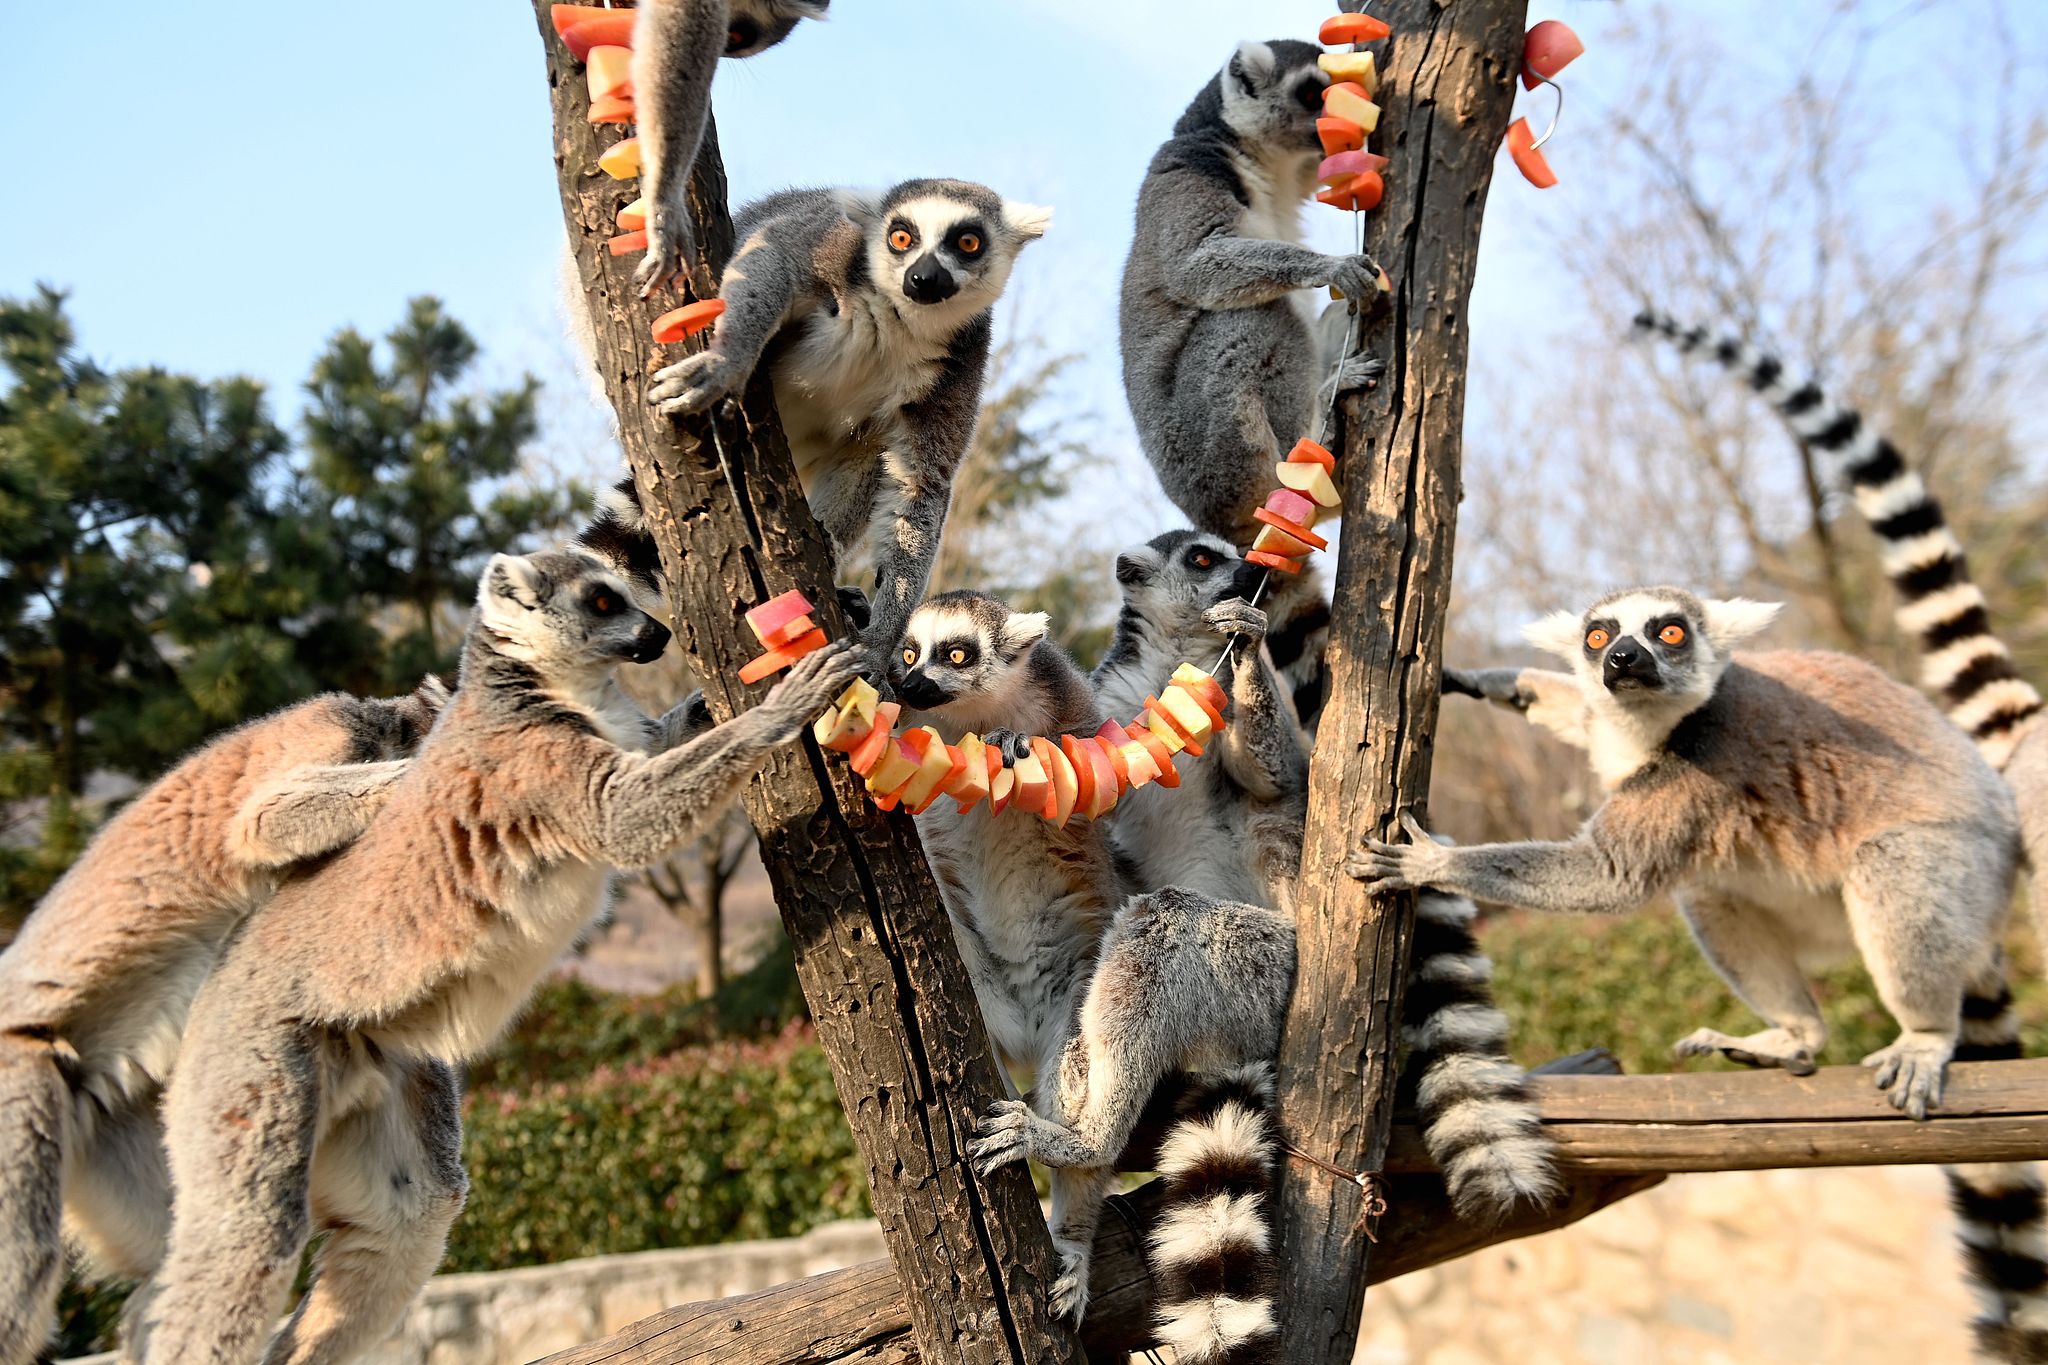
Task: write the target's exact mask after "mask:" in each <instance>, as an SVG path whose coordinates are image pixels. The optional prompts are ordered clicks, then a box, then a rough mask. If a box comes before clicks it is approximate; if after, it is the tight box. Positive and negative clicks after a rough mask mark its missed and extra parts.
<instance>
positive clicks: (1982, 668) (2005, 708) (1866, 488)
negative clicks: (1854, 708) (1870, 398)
mask: <svg viewBox="0 0 2048 1365" xmlns="http://www.w3.org/2000/svg"><path fill="white" fill-rule="evenodd" d="M1635 321H1636V326H1637V327H1638V328H1641V329H1642V330H1644V331H1649V332H1656V333H1658V334H1659V335H1661V336H1664V337H1666V338H1668V339H1670V340H1671V341H1672V342H1673V343H1674V344H1676V345H1677V347H1678V349H1679V350H1680V351H1681V352H1683V353H1685V354H1687V355H1691V354H1693V353H1694V352H1699V351H1704V352H1706V353H1707V354H1709V355H1711V356H1712V357H1713V358H1714V359H1716V360H1718V361H1720V362H1721V364H1722V365H1724V366H1725V367H1727V368H1728V369H1729V370H1730V371H1732V372H1733V373H1734V374H1736V375H1738V376H1740V377H1741V378H1742V379H1744V380H1745V381H1747V382H1748V384H1749V386H1750V387H1751V388H1753V389H1755V390H1756V391H1757V392H1758V393H1759V394H1761V395H1762V396H1763V398H1764V400H1765V401H1766V402H1768V403H1769V404H1770V405H1771V406H1772V407H1774V408H1776V409H1777V410H1778V413H1779V415H1780V416H1782V417H1783V418H1784V419H1785V422H1786V425H1788V426H1789V427H1791V429H1792V434H1793V435H1794V436H1796V437H1798V439H1799V440H1800V441H1801V442H1803V443H1804V444H1805V445H1807V446H1808V447H1810V448H1812V449H1814V450H1817V451H1819V452H1820V453H1821V454H1823V455H1825V456H1828V457H1830V458H1832V459H1834V460H1836V461H1838V462H1839V463H1840V464H1841V465H1842V467H1843V471H1844V473H1845V474H1846V475H1847V477H1848V480H1849V485H1850V489H1851V491H1852V492H1853V493H1854V495H1855V498H1856V508H1857V510H1858V511H1860V512H1862V513H1863V515H1864V517H1865V518H1866V519H1867V520H1868V521H1869V522H1870V527H1871V529H1872V530H1873V531H1875V532H1876V533H1877V536H1878V538H1879V539H1880V540H1882V541H1883V542H1884V571H1885V575H1886V577H1888V578H1890V579H1891V581H1892V586H1893V587H1894V588H1896V589H1897V590H1898V593H1899V605H1898V607H1897V608H1896V610H1895V611H1894V613H1893V615H1894V618H1895V619H1896V620H1897V621H1898V623H1899V628H1900V629H1901V630H1904V631H1905V632H1906V633H1907V634H1909V635H1911V636H1913V637H1914V638H1915V639H1916V640H1918V641H1919V644H1920V652H1921V660H1920V682H1921V685H1922V686H1923V687H1925V688H1927V690H1928V691H1930V692H1934V693H1936V694H1938V695H1939V696H1940V697H1941V699H1942V702H1943V704H1944V705H1945V706H1946V707H1947V708H1948V713H1949V716H1950V718H1951V719H1953V720H1954V721H1955V723H1956V724H1957V725H1959V726H1961V727H1962V728H1963V729H1964V730H1966V731H1968V732H1969V734H1970V736H1971V737H1972V738H1974V739H1975V740H1976V741H1977V747H1978V748H1979V749H1981V750H1982V751H1983V753H1984V756H1985V757H1986V758H1988V759H1990V760H1991V762H1992V764H1993V766H1995V767H1997V768H2000V769H2003V768H2004V767H2005V764H2006V761H2007V760H2008V759H2009V758H2011V757H2012V751H2013V749H2014V747H2015V746H2016V745H2017V744H2018V743H2019V741H2020V740H2021V739H2022V738H2024V737H2025V736H2026V733H2027V732H2028V730H2030V729H2031V728H2033V726H2034V725H2036V724H2038V723H2039V722H2038V721H2037V719H2036V718H2037V717H2039V716H2040V715H2041V714H2042V709H2043V704H2042V700H2041V694H2040V693H2039V692H2037V691H2035V690H2034V688H2033V686H2032V685H2031V684H2030V683H2028V682H2027V681H2025V680H2024V679H2022V678H2021V677H2020V676H2019V674H2018V673H2017V672H2016V671H2015V670H2014V668H2013V662H2012V654H2011V652H2010V651H2009V650H2007V648H2006V646H2005V642H2004V641H2002V640H2000V639H1999V638H1998V636H1997V635H1995V634H1994V633H1993V632H1992V629H1991V621H1990V618H1989V616H1988V615H1987V614H1986V612H1985V609H1984V594H1983V592H1982V591H1981V590H1980V589H1979V588H1978V587H1977V585H1976V584H1975V583H1972V582H1971V581H1970V571H1969V568H1968V566H1967V565H1966V564H1965V563H1964V559H1963V547H1962V545H1961V544H1960V543H1959V542H1958V541H1957V540H1956V537H1955V534H1954V532H1952V531H1951V530H1950V529H1949V526H1948V522H1947V520H1946V518H1944V517H1943V516H1942V512H1941V505H1940V504H1939V503H1937V502H1936V501H1935V500H1934V498H1933V497H1932V496H1930V495H1929V493H1928V492H1927V486H1926V485H1925V484H1923V483H1922V482H1921V481H1920V476H1919V475H1918V474H1916V473H1914V472H1913V471H1912V470H1911V469H1909V468H1907V467H1906V462H1905V461H1904V460H1903V459H1902V458H1900V456H1899V452H1898V450H1897V449H1896V448H1894V447H1893V445H1892V443H1891V442H1890V441H1889V440H1887V439H1886V438H1885V437H1883V436H1882V435H1879V434H1878V433H1877V432H1875V431H1872V430H1871V429H1870V428H1869V427H1867V426H1865V425H1864V423H1863V419H1862V418H1861V417H1860V416H1858V415H1857V414H1856V413H1855V412H1852V411H1850V410H1849V409H1848V408H1843V407H1837V406H1836V405H1835V404H1834V403H1833V402H1831V401H1829V399H1828V397H1827V396H1826V395H1825V394H1823V393H1822V392H1821V391H1820V388H1819V387H1818V386H1817V385H1815V384H1814V383H1813V382H1812V381H1810V380H1809V381H1808V382H1806V383H1804V384H1800V385H1798V386H1796V387H1795V386H1794V385H1792V384H1791V383H1790V382H1788V381H1787V380H1786V378H1785V367H1784V365H1783V364H1782V363H1781V362H1780V361H1779V360H1778V359H1777V358H1776V357H1774V356H1768V355H1763V354H1761V353H1759V352H1758V351H1757V350H1756V349H1755V348H1754V347H1752V346H1750V345H1749V344H1748V343H1747V342H1745V341H1743V340H1742V339H1740V338H1739V337H1734V336H1723V337H1720V338H1718V339H1715V338H1712V337H1710V336H1709V335H1708V334H1707V331H1706V329H1705V328H1703V327H1694V328H1691V329H1683V328H1681V327H1680V326H1679V325H1678V324H1677V323H1676V322H1674V321H1673V320H1672V319H1671V318H1670V317H1669V316H1667V315H1665V314H1663V313H1656V312H1650V311H1645V312H1643V313H1640V314H1638V315H1637V316H1636V320H1635Z"/></svg>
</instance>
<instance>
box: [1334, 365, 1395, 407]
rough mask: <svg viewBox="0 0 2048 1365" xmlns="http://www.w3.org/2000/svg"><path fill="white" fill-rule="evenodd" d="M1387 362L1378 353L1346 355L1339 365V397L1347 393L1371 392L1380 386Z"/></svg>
mask: <svg viewBox="0 0 2048 1365" xmlns="http://www.w3.org/2000/svg"><path fill="white" fill-rule="evenodd" d="M1386 372H1387V362H1386V361H1384V360H1381V359H1380V358H1379V357H1378V356H1376V355H1354V356H1346V357H1345V358H1344V363H1343V364H1341V365H1339V366H1338V367H1337V397H1339V398H1342V397H1343V396H1344V395H1345V394H1347V393H1371V392H1372V391H1373V390H1374V389H1376V388H1378V387H1379V386H1380V379H1381V378H1382V377H1383V376H1384V375H1385V374H1386Z"/></svg>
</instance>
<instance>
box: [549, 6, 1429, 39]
mask: <svg viewBox="0 0 2048 1365" xmlns="http://www.w3.org/2000/svg"><path fill="white" fill-rule="evenodd" d="M555 8H556V9H562V8H565V7H564V6H562V5H557V6H555ZM1393 31H1394V30H1392V29H1390V28H1388V27H1387V25H1386V21H1385V20H1383V19H1375V18H1373V17H1372V16H1371V15H1370V14H1333V15H1331V16H1330V17H1329V18H1327V19H1325V20H1323V26H1322V27H1321V28H1319V29H1317V30H1316V41H1317V42H1319V43H1321V44H1322V45H1323V46H1324V47H1336V46H1338V45H1340V44H1343V43H1376V42H1378V41H1379V40H1380V39H1382V38H1384V37H1386V36H1387V35H1388V34H1390V33H1392V32H1393Z"/></svg>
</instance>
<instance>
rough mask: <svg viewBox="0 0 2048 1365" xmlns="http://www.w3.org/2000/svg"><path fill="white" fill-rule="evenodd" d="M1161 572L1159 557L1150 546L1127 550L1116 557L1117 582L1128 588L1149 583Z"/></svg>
mask: <svg viewBox="0 0 2048 1365" xmlns="http://www.w3.org/2000/svg"><path fill="white" fill-rule="evenodd" d="M1157 572H1159V555H1158V553H1157V552H1156V551H1155V550H1153V548H1152V547H1151V546H1150V545H1143V546H1140V547H1138V548H1137V549H1134V550H1125V551H1124V552H1123V553H1122V554H1120V555H1118V556H1117V557H1116V581H1117V582H1119V583H1121V584H1122V585H1123V586H1125V587H1127V588H1135V587H1137V586H1138V585H1139V584H1140V583H1144V582H1147V581H1149V580H1150V579H1151V577H1152V575H1153V574H1155V573H1157Z"/></svg>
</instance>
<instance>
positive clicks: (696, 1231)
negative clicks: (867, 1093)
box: [441, 1024, 868, 1271]
mask: <svg viewBox="0 0 2048 1365" xmlns="http://www.w3.org/2000/svg"><path fill="white" fill-rule="evenodd" d="M465 1129H466V1132H465V1134H464V1141H463V1149H464V1159H465V1161H466V1164H467V1165H468V1167H469V1178H470V1195H469V1205H468V1208H467V1209H466V1210H465V1211H464V1212H463V1215H462V1218H461V1220H460V1221H459V1222H458V1223H457V1224H456V1226H455V1229H454V1232H453V1233H452V1234H451V1235H450V1237H449V1244H448V1258H447V1260H445V1261H444V1262H443V1263H442V1267H441V1268H442V1269H443V1270H445V1271H452V1270H502V1269H505V1268H506V1267H509V1266H517V1265H532V1264H537V1263H542V1262H548V1261H562V1260H568V1259H570V1258H572V1257H577V1256H595V1255H599V1254H603V1253H609V1252H620V1251H645V1250H649V1249H652V1248H656V1247H674V1246H696V1245H700V1244H703V1243H708V1242H725V1241H734V1240H739V1239H745V1238H754V1237H788V1236H794V1235H796V1234H797V1233H800V1232H803V1231H805V1230H806V1229H808V1228H811V1227H813V1226H815V1225H816V1224H818V1223H821V1222H825V1221H827V1220H829V1219H834V1218H851V1217H858V1216H861V1215H864V1214H865V1213H866V1212H867V1211H868V1198H867V1179H866V1175H865V1171H864V1169H863V1167H862V1165H861V1161H860V1157H859V1154H858V1153H857V1152H856V1151H855V1149H854V1145H853V1138H852V1135H851V1134H850V1133H849V1132H848V1131H847V1128H846V1120H845V1116H844V1115H843V1114H842V1113H841V1112H840V1109H839V1099H838V1093H837V1091H836V1090H835V1089H834V1088H833V1085H832V1073H831V1071H830V1069H829V1068H828V1067H827V1065H826V1062H825V1056H824V1053H822V1052H821V1051H819V1050H818V1047H817V1045H816V1043H815V1042H813V1041H812V1039H811V1036H810V1032H809V1030H808V1028H806V1027H805V1026H803V1025H796V1024H793V1025H790V1026H789V1027H788V1028H786V1029H785V1030H784V1031H783V1032H782V1033H780V1034H778V1035H776V1036H775V1037H773V1038H770V1039H768V1040H766V1041H762V1042H726V1043H712V1044H707V1045H703V1046H699V1047H694V1048H690V1049H687V1050H685V1051H682V1052H679V1053H677V1054H675V1055H673V1056H670V1057H664V1058H661V1059H659V1060H655V1061H645V1062H637V1063H634V1064H632V1065H628V1066H623V1067H617V1068H613V1067H600V1068H599V1069H598V1070H597V1071H595V1072H594V1073H592V1074H591V1075H589V1076H587V1077H584V1078H582V1079H580V1080H573V1081H562V1082H551V1083H548V1084H544V1085H539V1086H534V1087H531V1088H529V1089H525V1090H486V1091H479V1092H477V1093H476V1094H474V1095H473V1096H471V1098H470V1100H469V1103H468V1106H467V1113H466V1115H465Z"/></svg>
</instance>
